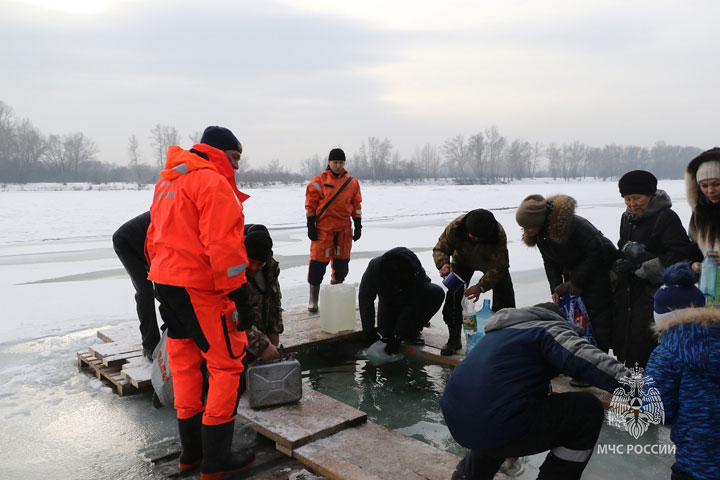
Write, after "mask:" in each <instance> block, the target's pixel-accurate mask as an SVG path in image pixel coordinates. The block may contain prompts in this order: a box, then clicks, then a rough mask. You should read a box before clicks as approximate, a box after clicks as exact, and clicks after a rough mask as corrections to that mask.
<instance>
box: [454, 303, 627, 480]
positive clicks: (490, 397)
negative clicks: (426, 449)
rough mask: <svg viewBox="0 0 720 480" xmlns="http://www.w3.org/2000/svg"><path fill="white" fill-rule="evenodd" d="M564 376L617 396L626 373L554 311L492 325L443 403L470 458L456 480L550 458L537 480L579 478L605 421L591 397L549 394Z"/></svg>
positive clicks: (544, 307) (504, 317) (518, 312)
mask: <svg viewBox="0 0 720 480" xmlns="http://www.w3.org/2000/svg"><path fill="white" fill-rule="evenodd" d="M560 373H563V374H566V375H569V376H572V377H574V378H577V379H579V380H581V381H583V382H587V383H589V384H592V385H595V386H596V387H598V388H602V389H603V390H606V391H608V392H612V391H614V389H615V388H617V387H618V386H619V385H620V384H619V382H618V381H619V380H620V379H621V378H622V377H624V376H626V375H627V373H628V371H627V369H626V368H625V367H624V366H623V365H622V364H621V363H620V362H618V361H617V360H615V359H614V358H612V357H611V356H609V355H607V354H605V353H603V352H601V351H600V350H598V349H597V348H596V347H594V346H593V345H592V344H590V343H589V342H588V341H587V340H586V339H585V338H584V337H583V329H582V328H580V327H578V326H576V325H572V324H570V323H569V322H567V321H566V320H565V319H564V318H563V317H562V316H561V315H560V310H559V308H558V306H557V304H555V303H552V302H548V303H546V304H541V305H536V306H534V307H526V308H506V309H503V310H501V311H499V312H498V313H496V314H494V315H493V316H492V317H490V319H489V320H488V322H487V324H486V326H485V336H484V337H483V338H482V339H480V341H479V342H478V344H477V345H476V346H475V348H473V349H472V351H471V352H470V353H469V354H468V356H467V357H465V359H464V360H463V361H462V362H461V363H460V365H458V366H457V367H455V370H454V371H453V372H452V375H451V376H450V380H448V382H447V386H446V387H445V392H444V393H443V396H442V399H441V400H440V407H441V409H442V412H443V416H444V418H445V423H446V424H447V426H448V429H449V430H450V433H451V434H452V436H453V438H454V439H455V440H456V441H457V442H458V443H459V444H460V445H462V446H463V447H465V448H468V449H470V450H471V451H470V453H468V454H467V455H466V456H465V458H463V460H462V461H461V462H460V463H459V464H458V466H457V470H456V471H455V473H454V474H453V476H452V479H453V480H485V479H487V480H490V479H492V478H493V477H494V476H495V473H497V471H498V469H499V468H500V466H501V465H502V463H503V461H504V460H505V458H506V457H522V456H527V455H533V454H536V453H540V452H544V451H547V450H550V452H549V453H548V455H547V457H546V458H545V462H544V463H543V464H542V466H541V467H540V476H539V477H538V478H564V479H578V478H580V476H581V475H582V472H583V470H584V469H585V466H586V465H587V462H588V461H589V460H590V456H591V455H592V452H593V449H594V447H595V443H596V442H597V438H598V435H599V433H600V429H601V427H602V424H603V421H604V418H605V415H604V410H603V406H602V404H601V403H600V400H598V399H597V398H596V397H595V396H594V395H593V394H592V393H590V392H566V393H559V394H550V381H551V380H552V379H553V378H554V377H555V376H556V375H558V374H560Z"/></svg>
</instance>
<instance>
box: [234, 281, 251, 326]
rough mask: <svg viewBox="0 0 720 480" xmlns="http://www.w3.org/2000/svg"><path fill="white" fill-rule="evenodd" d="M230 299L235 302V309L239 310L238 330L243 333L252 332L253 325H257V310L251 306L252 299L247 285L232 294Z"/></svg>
mask: <svg viewBox="0 0 720 480" xmlns="http://www.w3.org/2000/svg"><path fill="white" fill-rule="evenodd" d="M228 297H229V298H230V300H232V301H233V302H235V309H236V310H237V320H236V323H235V325H236V327H237V329H238V330H239V331H241V332H242V331H245V330H250V328H251V327H252V326H253V323H255V322H254V318H255V310H254V309H253V307H252V305H251V304H250V299H249V298H248V293H247V283H246V284H243V286H242V287H240V288H237V289H235V290H233V291H232V292H230V293H229V294H228ZM234 320H235V319H234Z"/></svg>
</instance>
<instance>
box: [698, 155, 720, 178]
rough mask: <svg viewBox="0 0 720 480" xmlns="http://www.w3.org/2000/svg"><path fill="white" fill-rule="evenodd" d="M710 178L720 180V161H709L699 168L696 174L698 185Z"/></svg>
mask: <svg viewBox="0 0 720 480" xmlns="http://www.w3.org/2000/svg"><path fill="white" fill-rule="evenodd" d="M710 178H720V160H708V161H707V162H703V163H701V164H700V166H699V167H698V169H697V173H695V181H696V182H697V183H700V182H702V181H703V180H708V179H710Z"/></svg>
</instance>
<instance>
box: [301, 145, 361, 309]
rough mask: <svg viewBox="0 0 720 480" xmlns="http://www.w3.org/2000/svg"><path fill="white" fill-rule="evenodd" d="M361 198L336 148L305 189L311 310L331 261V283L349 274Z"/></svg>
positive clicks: (358, 222)
mask: <svg viewBox="0 0 720 480" xmlns="http://www.w3.org/2000/svg"><path fill="white" fill-rule="evenodd" d="M361 202H362V196H361V195H360V184H359V183H358V181H357V179H356V178H353V177H351V176H350V175H349V174H348V172H347V171H346V170H345V152H343V151H342V149H340V148H333V149H332V150H330V155H328V166H327V168H326V169H325V171H323V172H322V173H320V174H319V175H316V176H315V177H314V178H313V179H312V180H311V181H310V183H309V184H308V186H307V189H306V190H305V215H306V217H307V229H308V238H309V239H310V240H311V241H312V242H311V245H310V265H309V267H308V283H309V284H310V301H309V302H308V311H310V312H317V311H318V294H319V293H320V284H321V283H322V280H323V277H324V276H325V270H326V268H327V266H328V263H330V262H332V278H331V279H330V283H332V284H336V283H342V282H343V281H344V280H345V277H346V276H347V274H348V270H349V264H350V249H351V247H352V242H354V241H357V240H358V239H359V238H360V234H361V232H362V224H361V217H362V210H361V208H360V203H361ZM351 218H352V220H353V223H354V231H353V227H352V226H351V223H350V219H351Z"/></svg>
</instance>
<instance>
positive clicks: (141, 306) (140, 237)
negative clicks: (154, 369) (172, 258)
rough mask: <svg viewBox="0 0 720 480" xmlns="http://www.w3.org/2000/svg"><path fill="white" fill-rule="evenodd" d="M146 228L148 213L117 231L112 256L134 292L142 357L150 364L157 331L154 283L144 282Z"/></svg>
mask: <svg viewBox="0 0 720 480" xmlns="http://www.w3.org/2000/svg"><path fill="white" fill-rule="evenodd" d="M149 226H150V212H149V211H147V212H145V213H142V214H140V215H138V216H137V217H135V218H133V219H130V220H128V221H127V222H125V223H124V224H123V225H122V226H121V227H120V228H118V229H117V230H116V231H115V233H114V234H113V237H112V242H113V249H114V250H115V254H117V256H118V258H119V259H120V262H121V263H122V265H123V267H125V270H126V271H127V274H128V275H129V276H130V280H131V281H132V284H133V287H134V288H135V304H136V305H137V315H138V320H140V335H141V336H142V347H143V356H145V358H147V359H148V360H152V355H153V351H155V347H156V346H157V344H158V342H159V341H160V330H159V329H158V324H157V316H156V314H155V295H154V293H153V283H152V282H151V281H150V280H148V278H147V277H148V272H149V271H150V266H149V265H148V261H147V258H145V237H146V236H147V230H148V227H149Z"/></svg>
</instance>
